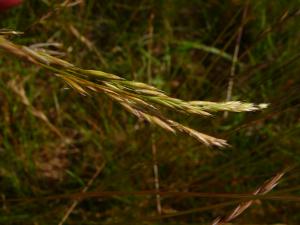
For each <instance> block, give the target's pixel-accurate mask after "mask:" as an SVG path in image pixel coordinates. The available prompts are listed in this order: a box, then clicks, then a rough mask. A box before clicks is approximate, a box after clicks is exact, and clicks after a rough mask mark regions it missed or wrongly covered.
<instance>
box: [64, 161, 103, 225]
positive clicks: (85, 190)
mask: <svg viewBox="0 0 300 225" xmlns="http://www.w3.org/2000/svg"><path fill="white" fill-rule="evenodd" d="M104 166H105V163H102V164H101V166H100V167H98V168H97V170H96V172H95V173H94V175H93V176H92V178H91V179H90V180H89V182H88V183H87V185H86V186H85V187H84V188H83V189H82V192H81V193H86V192H87V191H88V189H89V188H90V187H91V186H92V184H93V183H94V181H95V180H96V178H97V177H98V176H99V175H100V173H101V172H102V170H103V168H104ZM79 202H80V201H79V200H75V201H74V202H73V203H72V205H71V206H70V207H69V208H68V210H67V211H66V213H65V214H64V216H63V218H62V219H61V221H60V222H59V224H58V225H63V224H64V223H65V222H66V221H67V219H68V218H69V216H70V215H71V213H72V212H73V211H74V209H75V208H76V206H77V205H78V204H79Z"/></svg>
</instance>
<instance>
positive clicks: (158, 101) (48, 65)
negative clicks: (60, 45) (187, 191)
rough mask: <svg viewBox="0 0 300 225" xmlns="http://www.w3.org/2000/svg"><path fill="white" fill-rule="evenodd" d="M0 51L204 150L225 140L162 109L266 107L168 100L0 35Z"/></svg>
mask: <svg viewBox="0 0 300 225" xmlns="http://www.w3.org/2000/svg"><path fill="white" fill-rule="evenodd" d="M0 47H1V48H2V49H4V50H6V51H8V52H10V53H12V54H14V55H16V56H19V57H21V58H25V59H27V60H29V61H30V62H32V63H34V64H37V65H40V66H42V67H43V68H45V69H48V70H50V71H52V72H54V73H55V74H56V75H57V76H58V77H60V78H62V79H63V80H64V81H65V82H66V83H67V84H69V85H70V86H71V87H72V88H73V89H75V90H76V91H78V92H79V93H80V94H82V95H90V94H91V92H95V93H105V94H106V95H108V96H109V97H111V98H112V99H114V100H116V101H117V102H119V103H120V104H121V105H122V106H124V107H125V108H126V109H127V110H128V111H129V112H131V113H132V114H134V115H136V116H137V117H139V118H141V119H144V120H147V121H148V122H150V123H152V124H155V125H157V126H160V127H161V128H163V129H166V130H168V131H171V132H173V133H176V132H177V131H178V132H182V133H186V134H188V135H190V136H191V137H194V138H195V139H197V140H198V141H200V142H202V143H203V144H205V145H207V146H213V145H214V146H218V147H225V146H227V143H226V141H225V140H222V139H218V138H214V137H211V136H209V135H206V134H203V133H201V132H198V131H196V130H193V129H191V128H189V127H186V126H184V125H182V124H180V123H177V122H175V121H173V120H170V119H168V118H166V117H165V116H164V115H162V113H161V111H162V110H161V109H162V108H168V109H170V110H173V111H178V112H182V113H186V114H197V115H202V116H210V115H211V112H216V111H232V112H243V111H255V110H260V109H262V108H265V107H266V106H267V105H266V104H259V105H256V104H252V103H244V102H238V101H230V102H222V103H216V102H205V101H190V102H189V101H184V100H181V99H177V98H172V97H169V96H168V95H166V94H165V93H164V92H163V91H161V90H159V89H157V88H155V87H153V86H151V85H148V84H145V83H141V82H136V81H128V80H125V79H124V78H121V77H119V76H116V75H114V74H110V73H106V72H102V71H98V70H85V69H81V68H79V67H76V66H75V65H73V64H71V63H69V62H67V61H65V60H62V59H59V58H57V57H54V56H51V55H49V54H47V53H45V52H43V51H38V50H35V49H32V48H29V47H26V46H19V45H16V44H14V43H12V42H10V41H8V40H7V39H6V38H5V37H4V36H1V35H0Z"/></svg>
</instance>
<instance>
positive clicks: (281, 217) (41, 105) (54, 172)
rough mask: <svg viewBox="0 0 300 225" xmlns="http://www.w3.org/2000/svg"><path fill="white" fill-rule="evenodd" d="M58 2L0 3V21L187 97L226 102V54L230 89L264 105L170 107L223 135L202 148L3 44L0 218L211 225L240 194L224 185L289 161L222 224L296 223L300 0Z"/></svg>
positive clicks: (265, 174) (74, 56) (235, 185)
mask: <svg viewBox="0 0 300 225" xmlns="http://www.w3.org/2000/svg"><path fill="white" fill-rule="evenodd" d="M62 2H63V1H46V0H44V1H43V0H41V1H29V0H28V1H24V3H23V4H22V5H21V6H20V7H17V8H15V9H13V10H11V11H8V12H4V13H2V12H1V14H0V28H8V29H12V30H16V31H22V32H24V34H22V35H19V36H12V37H11V38H10V39H11V41H13V42H15V43H18V44H22V45H27V46H30V45H33V44H40V43H55V44H54V45H53V46H50V50H51V51H52V53H53V54H56V55H58V56H59V57H61V58H63V59H65V60H67V61H69V62H72V63H74V64H75V65H77V66H79V67H82V68H85V69H98V70H102V71H106V72H110V73H113V74H116V75H118V76H121V77H124V78H126V79H128V80H136V81H140V82H145V83H149V84H151V85H153V86H155V87H158V88H160V89H162V90H164V91H165V92H166V93H168V94H169V95H170V96H172V97H176V98H180V99H184V100H208V101H217V102H218V101H219V102H221V101H225V100H226V95H227V92H228V84H229V81H230V80H231V78H232V76H231V75H230V74H232V69H233V64H235V65H234V68H235V71H234V77H233V79H232V81H233V88H232V97H231V99H232V100H239V101H246V102H254V103H270V105H269V107H268V108H267V109H265V110H262V111H257V112H249V113H229V114H228V116H224V114H223V113H217V114H216V115H215V116H213V117H208V118H205V117H201V116H190V115H184V114H175V113H173V112H171V111H166V113H167V114H168V116H169V117H170V118H172V119H176V120H177V121H179V122H181V123H183V124H185V125H188V126H190V127H192V128H195V129H197V130H200V131H203V132H205V133H207V134H210V135H213V136H216V137H219V138H224V139H227V140H228V142H229V143H230V145H231V147H229V148H225V149H218V148H208V147H206V146H204V145H202V144H201V143H199V142H197V141H195V140H194V139H192V138H191V137H188V136H185V135H181V134H177V135H173V134H172V133H169V132H166V131H164V130H162V129H160V128H157V127H154V126H152V125H150V124H149V123H147V122H145V121H140V120H138V119H137V118H136V117H134V116H132V115H131V114H130V113H128V112H127V111H125V110H124V109H123V108H122V107H121V106H120V105H119V104H117V103H114V102H113V101H111V99H109V98H107V97H105V96H104V95H101V94H99V95H96V96H92V97H90V96H82V95H80V94H79V93H78V92H76V91H74V90H73V89H71V88H69V86H68V85H66V84H65V83H64V82H63V81H62V80H61V79H59V78H58V77H56V76H55V75H54V74H53V73H52V72H49V71H47V70H44V69H41V68H40V67H38V66H36V65H32V64H30V63H29V62H26V61H24V60H22V59H19V58H16V57H14V56H13V55H10V54H8V53H7V52H5V51H4V50H1V51H0V194H1V202H0V224H35V225H37V224H39V225H42V224H63V223H64V224H211V223H212V221H213V220H214V219H215V218H217V217H219V216H221V217H222V216H226V215H228V214H229V213H230V212H231V211H232V209H234V208H235V206H236V205H238V204H239V202H240V201H243V200H244V201H245V199H243V198H242V196H241V197H235V195H234V194H250V193H252V192H253V191H254V190H256V188H257V187H259V186H260V185H262V184H263V183H264V182H265V181H266V180H268V179H269V178H271V177H272V176H274V175H275V174H276V173H278V172H281V171H282V170H284V169H286V168H287V167H289V166H292V169H290V170H289V171H288V172H287V173H286V174H285V175H284V177H283V178H282V179H281V181H280V183H279V185H278V186H277V187H275V188H274V190H272V191H271V192H270V193H269V195H270V196H271V195H276V196H277V197H278V198H277V199H275V200H274V199H273V200H270V199H257V200H255V201H254V203H253V204H252V206H251V207H250V208H249V209H247V210H246V211H245V212H244V213H243V214H242V215H240V216H239V217H237V218H236V219H234V220H233V221H231V222H232V223H239V224H299V223H300V214H299V211H300V204H299V193H300V192H299V191H300V187H299V180H300V173H299V172H300V168H299V166H298V165H299V163H300V139H299V136H300V123H299V121H300V117H299V116H300V113H299V112H300V110H299V108H300V107H299V106H300V104H299V102H300V101H299V98H300V94H299V93H300V76H299V72H300V67H299V66H300V63H299V62H300V60H299V56H300V51H299V44H300V30H299V27H300V18H299V16H300V8H299V5H300V2H299V1H298V0H293V1H284V0H281V1H280V0H278V1H239V0H231V1H218V0H209V1H198V0H197V1H196V0H190V1H183V0H173V1H171V0H166V1H155V0H153V1H151V0H142V1H135V0H130V1H121V0H118V1H117V0H113V1H108V0H105V1H96V0H88V1H73V2H76V3H75V4H74V5H73V4H72V3H73V2H72V1H65V3H66V4H64V5H63V4H62ZM239 35H240V41H239V40H238V37H239ZM237 48H239V52H238V57H237V61H236V62H233V61H235V60H234V58H235V51H237V50H236V49H237ZM45 117H46V119H45ZM43 118H44V119H43ZM155 165H156V166H157V169H158V175H159V185H160V190H161V191H164V192H170V193H171V192H172V193H173V194H170V195H169V196H168V195H166V196H164V195H161V196H160V198H161V200H160V204H161V207H162V209H161V212H160V213H159V212H158V210H157V207H158V203H157V199H156V197H157V196H156V195H155V175H154V173H153V167H155ZM156 183H157V182H156ZM84 190H85V191H84ZM175 192H178V194H174V193H175ZM184 193H205V194H206V196H205V194H204V196H202V197H200V196H198V197H197V196H187V195H185V194H184ZM213 193H222V194H223V196H222V197H216V196H214V195H213ZM266 196H268V195H266ZM78 197H84V198H83V199H78ZM74 201H77V203H76V207H75V208H74V209H72V210H70V212H71V213H70V215H68V218H67V219H66V220H65V221H64V222H63V223H62V220H63V217H64V216H66V215H67V211H68V209H70V207H71V205H72V204H74Z"/></svg>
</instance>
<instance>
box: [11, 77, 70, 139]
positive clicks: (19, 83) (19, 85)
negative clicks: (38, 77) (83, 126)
mask: <svg viewBox="0 0 300 225" xmlns="http://www.w3.org/2000/svg"><path fill="white" fill-rule="evenodd" d="M8 87H10V88H11V89H12V90H13V91H14V92H15V93H16V94H17V95H18V96H19V98H20V100H21V102H22V103H23V104H24V105H25V106H26V107H27V109H28V110H29V112H30V113H31V114H32V115H33V116H35V117H37V118H38V119H40V120H42V121H43V122H44V123H45V124H46V125H47V126H48V127H49V129H50V130H51V131H53V132H54V133H55V134H56V135H57V136H58V137H60V138H61V139H65V137H64V135H63V134H62V133H61V132H60V130H59V129H58V128H57V127H56V126H54V125H53V124H52V123H51V122H50V121H49V119H48V117H47V116H46V114H45V113H44V112H43V111H41V110H38V109H36V108H35V107H34V106H33V105H32V104H31V103H30V101H29V99H28V97H27V95H26V93H25V89H24V80H20V79H14V80H11V81H10V82H9V83H8Z"/></svg>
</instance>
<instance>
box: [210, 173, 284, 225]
mask: <svg viewBox="0 0 300 225" xmlns="http://www.w3.org/2000/svg"><path fill="white" fill-rule="evenodd" d="M285 172H286V171H284V172H281V173H278V174H276V175H275V176H274V177H272V178H271V179H269V180H267V181H266V182H265V183H264V184H263V185H261V186H260V187H258V188H257V189H256V190H255V191H254V192H253V193H252V194H253V195H264V194H266V193H268V192H270V191H271V190H272V189H273V188H275V187H276V186H277V184H278V183H279V180H280V179H281V178H282V177H283V175H284V174H285ZM253 201H254V200H249V201H247V202H243V203H241V204H239V205H238V206H237V207H236V208H235V209H234V210H233V211H232V212H231V213H230V214H229V215H228V216H226V217H223V218H222V217H218V218H217V219H215V220H214V221H213V223H212V225H221V224H225V223H228V222H230V221H232V220H233V219H235V218H236V217H238V216H239V215H240V214H242V213H243V212H244V211H245V210H246V209H247V208H249V207H250V206H251V205H252V203H253Z"/></svg>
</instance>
